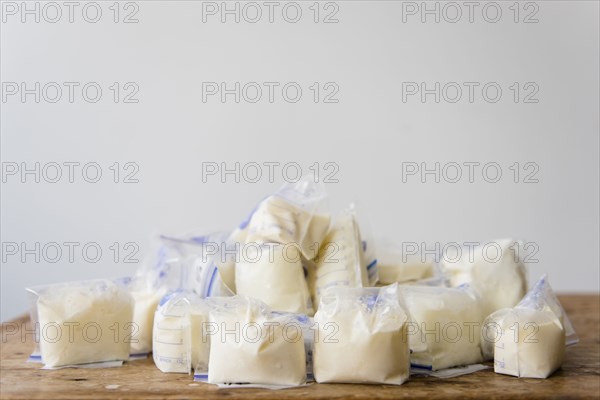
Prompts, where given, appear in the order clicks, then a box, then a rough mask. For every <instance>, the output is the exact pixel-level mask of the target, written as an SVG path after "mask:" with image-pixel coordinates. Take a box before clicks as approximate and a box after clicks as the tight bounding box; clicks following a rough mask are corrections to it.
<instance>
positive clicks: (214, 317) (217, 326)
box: [206, 296, 306, 386]
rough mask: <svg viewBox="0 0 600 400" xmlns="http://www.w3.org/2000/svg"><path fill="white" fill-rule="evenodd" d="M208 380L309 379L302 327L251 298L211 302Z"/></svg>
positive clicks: (265, 381)
mask: <svg viewBox="0 0 600 400" xmlns="http://www.w3.org/2000/svg"><path fill="white" fill-rule="evenodd" d="M208 301H209V302H210V303H211V310H210V326H209V327H207V329H206V334H207V335H209V333H210V360H209V365H208V382H209V383H214V384H234V383H246V384H260V385H274V386H295V385H301V384H303V383H304V382H305V381H306V355H305V347H304V340H303V334H302V327H301V325H300V324H299V323H298V322H297V321H296V319H295V318H294V317H293V315H291V314H281V313H273V312H272V311H271V310H270V309H269V308H268V307H267V305H266V304H264V303H262V302H261V301H259V300H255V299H251V298H248V297H242V296H234V297H226V298H215V297H213V298H210V299H208Z"/></svg>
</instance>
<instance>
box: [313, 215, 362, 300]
mask: <svg viewBox="0 0 600 400" xmlns="http://www.w3.org/2000/svg"><path fill="white" fill-rule="evenodd" d="M369 284H370V282H369V277H368V272H367V265H366V262H365V256H364V247H363V241H362V239H361V234H360V230H359V226H358V223H357V221H356V213H355V212H354V209H353V208H349V209H348V210H346V211H344V212H342V213H341V214H340V215H339V216H338V217H337V218H336V221H335V223H334V225H333V226H332V227H331V229H330V231H329V232H328V233H327V236H326V237H325V240H324V241H323V244H322V245H321V249H320V250H319V255H318V256H317V258H316V259H315V260H314V263H313V266H312V267H311V268H309V269H308V285H309V289H310V292H311V296H312V298H313V304H315V305H317V304H319V301H320V297H321V295H322V294H323V292H324V291H325V290H326V289H327V288H329V287H333V286H345V287H351V288H360V287H367V286H369Z"/></svg>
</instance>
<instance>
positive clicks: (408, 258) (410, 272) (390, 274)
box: [377, 246, 434, 285]
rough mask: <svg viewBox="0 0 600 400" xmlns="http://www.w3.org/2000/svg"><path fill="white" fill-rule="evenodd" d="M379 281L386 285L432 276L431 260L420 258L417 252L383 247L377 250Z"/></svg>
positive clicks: (432, 264)
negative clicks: (404, 252)
mask: <svg viewBox="0 0 600 400" xmlns="http://www.w3.org/2000/svg"><path fill="white" fill-rule="evenodd" d="M378 249H379V246H378ZM377 266H378V268H379V282H380V283H382V284H384V285H387V284H392V283H394V282H398V283H403V282H414V281H418V280H422V279H428V278H431V277H433V273H434V263H433V261H428V260H425V261H424V260H422V258H421V255H419V254H404V255H403V254H402V252H401V251H400V250H399V251H394V250H391V249H389V248H387V249H386V248H384V249H382V250H381V251H379V250H378V252H377Z"/></svg>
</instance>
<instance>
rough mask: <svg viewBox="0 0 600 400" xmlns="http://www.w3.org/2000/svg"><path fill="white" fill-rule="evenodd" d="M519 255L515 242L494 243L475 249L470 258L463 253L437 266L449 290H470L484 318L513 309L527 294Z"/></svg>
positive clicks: (501, 241) (505, 240)
mask: <svg viewBox="0 0 600 400" xmlns="http://www.w3.org/2000/svg"><path fill="white" fill-rule="evenodd" d="M519 251H520V250H519V242H517V241H514V240H510V239H504V240H498V241H496V242H493V243H492V244H487V245H484V246H480V247H476V248H475V249H473V253H472V254H469V252H468V251H466V250H465V251H463V253H462V256H461V257H460V259H459V260H453V259H451V257H449V256H445V257H444V260H442V262H441V266H442V269H443V271H444V272H445V273H446V275H447V276H448V277H449V279H450V283H451V285H452V286H458V285H461V284H463V283H469V284H470V285H471V286H472V288H473V289H474V290H475V291H476V292H477V293H478V294H479V296H480V297H481V308H482V311H483V315H484V316H487V315H489V314H491V313H493V312H494V311H496V310H499V309H501V308H506V307H513V306H514V305H515V304H517V303H518V302H519V301H520V300H521V299H522V298H523V296H524V295H525V293H526V292H527V279H526V270H525V265H524V264H523V262H522V261H521V255H520V254H519ZM471 256H472V257H473V258H472V260H469V257H471Z"/></svg>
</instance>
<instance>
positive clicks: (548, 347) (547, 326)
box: [494, 308, 565, 378]
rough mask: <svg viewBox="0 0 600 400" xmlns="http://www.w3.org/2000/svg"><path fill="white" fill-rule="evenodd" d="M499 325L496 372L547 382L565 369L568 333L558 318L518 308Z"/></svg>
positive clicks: (495, 361)
mask: <svg viewBox="0 0 600 400" xmlns="http://www.w3.org/2000/svg"><path fill="white" fill-rule="evenodd" d="M501 311H503V310H501ZM496 322H497V323H498V327H499V328H500V329H499V332H501V335H500V337H499V339H498V340H497V341H496V343H495V344H494V371H495V372H497V373H500V374H506V375H513V376H518V377H522V378H547V377H548V376H550V375H551V374H552V373H553V372H554V371H556V370H557V369H558V368H559V367H560V366H561V364H562V362H563V360H564V356H565V330H564V328H563V327H562V324H561V322H560V321H559V320H558V318H557V317H556V315H554V314H553V313H551V312H548V311H537V310H531V309H527V308H514V309H512V310H509V311H508V312H507V313H506V314H504V315H503V316H502V317H501V318H499V319H497V320H496ZM494 338H495V337H494Z"/></svg>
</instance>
